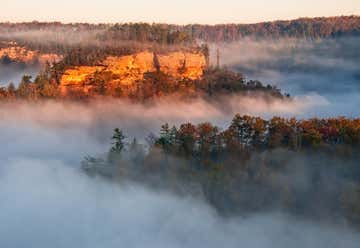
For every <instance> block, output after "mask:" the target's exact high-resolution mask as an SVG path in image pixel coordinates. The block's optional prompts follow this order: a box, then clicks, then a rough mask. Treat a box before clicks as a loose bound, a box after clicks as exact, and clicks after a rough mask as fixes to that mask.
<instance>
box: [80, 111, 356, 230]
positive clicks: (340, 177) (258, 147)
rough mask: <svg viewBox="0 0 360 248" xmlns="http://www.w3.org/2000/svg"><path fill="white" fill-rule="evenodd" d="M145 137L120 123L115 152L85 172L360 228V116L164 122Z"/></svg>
mask: <svg viewBox="0 0 360 248" xmlns="http://www.w3.org/2000/svg"><path fill="white" fill-rule="evenodd" d="M146 140H147V143H148V145H146V146H145V145H143V144H141V143H139V142H138V141H137V140H136V139H130V138H129V137H126V135H125V134H124V133H123V131H122V130H121V129H118V128H117V129H115V130H114V135H113V137H112V143H111V145H112V147H111V149H110V150H109V152H108V153H107V154H105V155H103V156H99V157H91V156H89V157H86V158H85V160H84V161H83V162H82V169H83V170H85V171H86V172H87V173H88V175H89V176H101V177H105V178H108V179H109V180H114V181H117V182H124V181H127V180H130V181H136V182H138V183H142V184H146V185H148V186H151V187H154V188H157V189H161V190H170V191H173V192H176V193H178V194H181V195H192V196H196V197H204V198H205V199H206V201H208V202H209V203H210V204H211V205H212V206H214V207H215V208H216V209H217V210H218V211H219V213H221V214H223V215H225V216H228V215H230V216H231V215H234V214H235V215H237V214H240V215H246V214H251V213H255V212H258V213H261V212H265V211H269V210H270V211H271V210H274V211H276V210H279V211H284V212H287V213H290V214H293V215H295V216H299V217H306V218H311V219H313V220H321V221H325V222H335V223H340V224H342V223H343V222H344V221H345V222H347V223H349V224H351V225H354V226H357V227H360V167H359V163H358V161H359V159H360V157H359V154H360V153H359V148H360V119H347V118H332V119H309V120H297V119H295V118H292V119H285V118H280V117H273V118H272V119H270V120H265V119H262V118H259V117H251V116H241V115H236V116H235V117H234V118H233V120H232V121H231V124H230V126H229V127H228V128H226V129H225V130H222V129H221V128H219V127H217V126H214V125H212V124H211V123H201V124H197V125H195V124H192V123H185V124H182V125H180V126H179V127H175V126H174V127H171V126H169V125H168V124H165V125H163V126H162V127H161V131H160V133H159V135H154V134H150V135H149V137H148V138H147V139H146Z"/></svg>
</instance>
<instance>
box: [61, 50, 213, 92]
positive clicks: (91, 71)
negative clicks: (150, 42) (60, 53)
mask: <svg viewBox="0 0 360 248" xmlns="http://www.w3.org/2000/svg"><path fill="white" fill-rule="evenodd" d="M206 66H207V65H206V58H205V56H204V55H203V54H202V53H196V52H170V53H167V54H155V53H153V52H149V51H145V52H141V53H137V54H133V55H129V56H121V57H114V56H110V57H107V58H106V59H105V60H104V61H103V62H102V63H101V64H100V65H97V66H76V67H72V68H69V69H67V70H66V71H65V72H64V74H63V76H62V78H61V82H60V90H61V93H62V94H63V95H66V94H67V93H68V92H69V91H82V92H83V93H87V92H89V91H90V90H91V89H92V88H94V87H95V86H96V85H95V84H96V83H98V82H100V83H103V84H105V86H104V87H108V88H121V89H124V90H129V89H130V90H131V88H133V87H136V83H137V82H140V81H142V80H144V76H145V74H146V73H153V72H161V73H164V74H166V75H168V76H170V77H172V78H175V79H178V80H182V79H190V80H196V79H199V78H201V77H202V75H203V72H204V69H205V68H206Z"/></svg>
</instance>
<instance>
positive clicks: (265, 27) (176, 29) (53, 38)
mask: <svg viewBox="0 0 360 248" xmlns="http://www.w3.org/2000/svg"><path fill="white" fill-rule="evenodd" d="M359 34H360V17H359V16H339V17H319V18H300V19H296V20H289V21H273V22H262V23H256V24H218V25H200V24H189V25H172V24H157V23H153V24H148V23H118V24H87V23H75V24H62V23H60V22H52V23H42V22H36V21H34V22H28V23H0V40H16V41H17V42H19V43H20V44H21V45H25V46H27V47H29V48H31V49H36V50H40V51H46V52H49V51H51V52H58V53H65V51H66V50H67V49H69V47H71V46H74V44H76V43H82V44H86V43H88V44H89V43H90V44H92V45H93V46H99V45H100V44H101V45H104V44H107V45H109V46H118V44H119V41H133V42H134V41H136V42H140V43H145V42H147V43H157V44H162V45H179V44H180V45H184V44H191V43H193V42H195V41H197V40H202V41H206V42H231V41H236V40H239V39H242V38H244V37H253V38H275V39H276V38H288V37H291V38H306V39H318V38H335V37H341V36H351V35H359ZM29 36H30V37H31V39H28V38H29Z"/></svg>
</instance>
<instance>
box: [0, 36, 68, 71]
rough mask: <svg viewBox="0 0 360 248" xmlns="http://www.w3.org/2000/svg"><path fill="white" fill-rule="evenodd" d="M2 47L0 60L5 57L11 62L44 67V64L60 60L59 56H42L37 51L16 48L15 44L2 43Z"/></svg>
mask: <svg viewBox="0 0 360 248" xmlns="http://www.w3.org/2000/svg"><path fill="white" fill-rule="evenodd" d="M2 46H3V47H2V48H1V47H0V59H3V58H4V57H7V58H8V59H10V60H11V61H13V62H22V63H26V64H34V63H39V64H41V65H44V64H45V63H46V62H49V63H54V62H58V61H60V60H61V59H62V57H61V56H60V55H57V54H50V53H47V54H42V53H40V52H38V51H32V50H29V49H27V48H25V47H22V46H18V45H17V43H16V42H7V43H4V42H3V43H2Z"/></svg>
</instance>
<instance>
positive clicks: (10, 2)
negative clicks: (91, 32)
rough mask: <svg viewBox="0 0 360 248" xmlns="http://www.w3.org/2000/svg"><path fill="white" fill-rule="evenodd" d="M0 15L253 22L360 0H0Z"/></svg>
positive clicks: (336, 8)
mask: <svg viewBox="0 0 360 248" xmlns="http://www.w3.org/2000/svg"><path fill="white" fill-rule="evenodd" d="M0 3H1V5H0V6H1V13H0V21H2V22H3V21H11V22H19V21H33V20H38V21H61V22H91V23H113V22H139V21H143V22H163V23H175V24H188V23H201V24H204V23H207V24H216V23H254V22H261V21H271V20H279V19H282V20H284V19H295V18H298V17H315V16H336V15H353V14H355V15H360V0H341V1H340V0H316V1H315V0H251V1H249V0H221V1H218V0H216V1H214V0H212V1H210V0H181V1H178V0H176V1H175V0H172V1H170V0H151V1H150V0H126V1H124V0H100V1H99V0H91V1H90V0H61V1H50V0H0Z"/></svg>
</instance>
